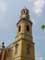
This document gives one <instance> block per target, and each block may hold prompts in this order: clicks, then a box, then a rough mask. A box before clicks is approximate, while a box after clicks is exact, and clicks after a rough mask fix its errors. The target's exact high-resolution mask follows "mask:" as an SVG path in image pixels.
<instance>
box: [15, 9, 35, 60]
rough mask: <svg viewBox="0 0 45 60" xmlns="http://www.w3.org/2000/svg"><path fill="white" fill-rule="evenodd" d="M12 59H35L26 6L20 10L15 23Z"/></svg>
mask: <svg viewBox="0 0 45 60" xmlns="http://www.w3.org/2000/svg"><path fill="white" fill-rule="evenodd" d="M14 60H35V56H34V43H33V37H32V22H31V21H30V16H29V10H28V9H27V8H24V9H22V10H21V14H20V19H19V21H18V23H17V33H16V41H15V59H14Z"/></svg>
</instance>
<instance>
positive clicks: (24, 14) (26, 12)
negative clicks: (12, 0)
mask: <svg viewBox="0 0 45 60" xmlns="http://www.w3.org/2000/svg"><path fill="white" fill-rule="evenodd" d="M20 18H21V19H22V18H25V19H28V20H29V10H28V9H27V8H23V9H22V10H21V16H20Z"/></svg>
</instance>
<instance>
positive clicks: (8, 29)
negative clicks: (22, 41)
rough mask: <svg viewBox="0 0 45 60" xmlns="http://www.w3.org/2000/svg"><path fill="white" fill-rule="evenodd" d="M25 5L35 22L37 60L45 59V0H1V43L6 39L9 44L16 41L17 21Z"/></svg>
mask: <svg viewBox="0 0 45 60" xmlns="http://www.w3.org/2000/svg"><path fill="white" fill-rule="evenodd" d="M24 7H27V8H28V9H29V11H30V20H31V21H32V22H33V26H32V32H33V34H32V35H33V41H34V42H35V60H45V30H41V25H42V24H45V0H0V44H1V43H2V42H3V41H4V42H5V45H6V46H8V45H9V44H10V43H12V42H13V41H15V36H16V23H17V22H18V20H19V16H20V11H21V9H22V8H24Z"/></svg>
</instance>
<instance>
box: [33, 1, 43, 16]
mask: <svg viewBox="0 0 45 60" xmlns="http://www.w3.org/2000/svg"><path fill="white" fill-rule="evenodd" d="M43 7H44V0H35V2H34V12H35V13H36V14H38V15H39V14H41V13H42V10H43Z"/></svg>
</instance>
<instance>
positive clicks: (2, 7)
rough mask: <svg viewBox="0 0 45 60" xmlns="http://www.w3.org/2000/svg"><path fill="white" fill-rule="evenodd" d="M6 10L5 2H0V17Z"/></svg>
mask: <svg viewBox="0 0 45 60" xmlns="http://www.w3.org/2000/svg"><path fill="white" fill-rule="evenodd" d="M6 9H7V4H6V1H5V0H0V15H4V14H5V12H6Z"/></svg>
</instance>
